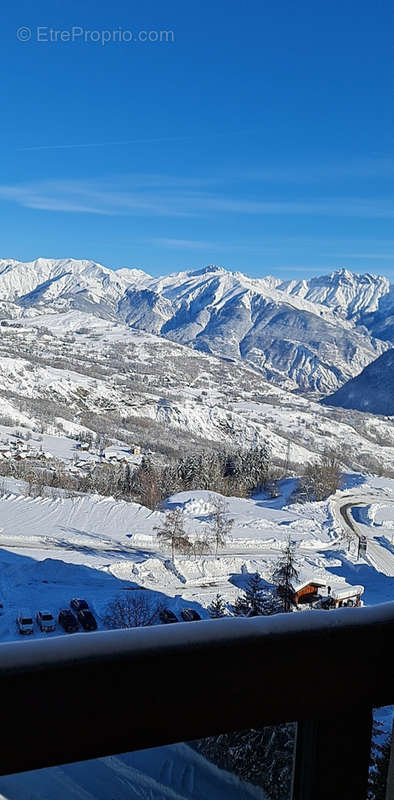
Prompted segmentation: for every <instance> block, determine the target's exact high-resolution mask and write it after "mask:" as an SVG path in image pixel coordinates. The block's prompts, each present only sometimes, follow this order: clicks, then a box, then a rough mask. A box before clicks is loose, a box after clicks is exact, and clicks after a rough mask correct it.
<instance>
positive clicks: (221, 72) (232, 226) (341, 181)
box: [0, 0, 394, 279]
mask: <svg viewBox="0 0 394 800" xmlns="http://www.w3.org/2000/svg"><path fill="white" fill-rule="evenodd" d="M2 16H3V19H2V25H1V52H2V63H3V80H2V82H1V93H2V97H1V106H0V107H1V116H2V124H1V126H0V154H1V175H0V220H1V248H0V254H1V256H2V257H13V258H18V259H23V260H30V259H33V258H36V257H37V256H47V257H50V256H52V257H59V258H60V257H66V256H72V257H74V258H90V259H94V260H96V261H100V262H101V263H103V264H106V265H107V266H113V267H117V266H140V267H142V268H144V269H145V270H147V271H148V272H151V273H152V274H159V273H161V272H169V271H175V270H178V269H183V268H190V267H199V266H202V265H204V264H209V263H217V264H221V265H223V266H227V267H229V268H230V269H234V270H238V269H239V270H243V271H245V272H247V273H249V274H251V275H264V274H267V273H273V274H277V275H281V276H283V277H291V276H293V275H294V277H298V278H299V277H300V276H301V275H302V274H305V276H306V277H308V276H310V275H311V274H313V273H322V272H326V271H327V270H328V269H331V268H335V267H337V266H347V267H349V268H350V269H353V270H354V271H360V272H364V271H374V272H379V273H383V274H387V275H389V277H392V278H393V279H394V224H393V223H394V186H393V178H394V124H393V123H394V103H393V91H394V5H393V3H392V0H383V1H382V2H380V3H378V4H376V5H375V7H374V6H373V4H371V3H370V2H368V3H367V2H359V1H358V2H355V0H352V1H351V2H349V0H344V2H337V1H336V0H334V1H333V2H330V3H328V2H327V3H316V0H313V2H306V3H305V2H304V3H301V4H294V3H293V2H292V3H290V2H283V0H269V2H261V0H259V2H257V1H255V0H248V2H247V3H245V4H240V3H239V2H234V0H228V2H226V3H224V2H218V1H217V0H213V2H210V3H208V2H206V3H203V2H196V0H195V1H194V2H188V3H186V2H184V1H183V2H178V1H177V0H176V1H174V0H167V2H165V3H163V0H160V2H150V1H149V0H145V2H144V3H136V2H134V0H129V2H119V0H113V1H112V2H111V3H105V4H104V3H102V2H95V3H93V2H91V0H86V1H85V2H84V3H83V4H81V3H80V2H78V3H77V2H73V0H71V2H70V0H68V2H67V3H66V4H65V3H64V0H62V2H58V0H53V1H52V2H48V3H45V2H40V1H38V2H37V3H35V4H32V3H31V2H29V3H23V2H18V0H17V2H16V3H14V4H12V5H11V4H9V8H8V9H7V8H6V6H5V5H3V7H2ZM26 28H27V29H29V30H28V32H27V33H26ZM73 28H74V34H73V35H74V39H75V40H74V41H66V39H67V36H69V37H71V36H72V29H73ZM38 29H39V30H38ZM17 30H19V31H20V33H19V37H20V39H23V38H24V37H25V38H26V37H27V36H29V31H30V36H31V38H30V40H28V41H20V40H18V38H17ZM103 31H104V32H107V31H109V34H107V33H106V34H105V36H106V38H108V36H110V37H111V40H110V41H107V42H106V43H105V44H104V45H102V44H101V43H100V41H96V39H97V38H99V39H100V37H102V32H103ZM129 31H131V32H132V34H133V37H134V41H132V42H130V41H127V39H128V38H129V36H130V34H129V33H128V32H129ZM141 31H142V32H146V34H148V33H150V32H158V33H152V38H155V37H157V36H162V38H165V35H164V34H160V33H159V32H160V31H171V32H172V33H171V35H167V36H168V38H170V39H173V41H161V42H160V41H152V42H143V41H138V40H137V41H136V37H138V35H139V32H141ZM62 32H63V33H62ZM89 32H90V33H89ZM112 32H115V33H112ZM143 35H144V34H143ZM61 36H63V41H61V40H60V37H61ZM121 37H123V40H121V41H120V38H121ZM51 39H52V41H51ZM5 70H6V71H7V74H5Z"/></svg>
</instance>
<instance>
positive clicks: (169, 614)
mask: <svg viewBox="0 0 394 800" xmlns="http://www.w3.org/2000/svg"><path fill="white" fill-rule="evenodd" d="M159 619H160V622H163V624H164V625H168V624H169V623H170V622H179V619H178V617H176V616H175V614H174V612H173V611H170V609H169V608H163V609H162V611H160V614H159Z"/></svg>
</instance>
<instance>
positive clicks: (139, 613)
mask: <svg viewBox="0 0 394 800" xmlns="http://www.w3.org/2000/svg"><path fill="white" fill-rule="evenodd" d="M160 608H161V606H159V605H158V604H157V603H154V602H152V601H151V602H149V600H148V599H147V598H146V597H145V596H144V595H143V594H134V593H133V594H130V593H129V592H125V594H124V595H119V597H116V598H115V599H114V600H112V602H111V603H109V605H108V607H107V610H106V613H105V616H104V624H105V625H106V626H107V627H108V628H140V627H144V626H146V625H152V624H153V622H154V621H155V619H156V617H157V615H158V613H159V611H160Z"/></svg>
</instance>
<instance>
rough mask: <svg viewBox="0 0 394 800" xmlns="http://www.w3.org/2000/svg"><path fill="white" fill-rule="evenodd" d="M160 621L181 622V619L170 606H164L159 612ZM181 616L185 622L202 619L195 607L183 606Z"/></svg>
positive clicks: (165, 622) (166, 622)
mask: <svg viewBox="0 0 394 800" xmlns="http://www.w3.org/2000/svg"><path fill="white" fill-rule="evenodd" d="M159 617H160V622H163V623H164V624H165V625H167V624H168V623H171V622H180V619H178V617H177V616H176V615H175V614H174V612H173V611H171V609H169V608H163V610H162V611H160V614H159ZM181 617H182V619H183V621H184V622H197V621H198V620H199V619H201V617H200V615H199V613H198V612H197V611H195V610H194V608H183V609H182V611H181Z"/></svg>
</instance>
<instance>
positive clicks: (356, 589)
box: [331, 584, 364, 600]
mask: <svg viewBox="0 0 394 800" xmlns="http://www.w3.org/2000/svg"><path fill="white" fill-rule="evenodd" d="M331 594H332V596H333V598H334V600H346V599H347V598H348V597H355V596H356V595H360V594H364V586H350V585H349V584H345V585H344V586H342V585H340V586H333V588H332V590H331Z"/></svg>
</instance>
